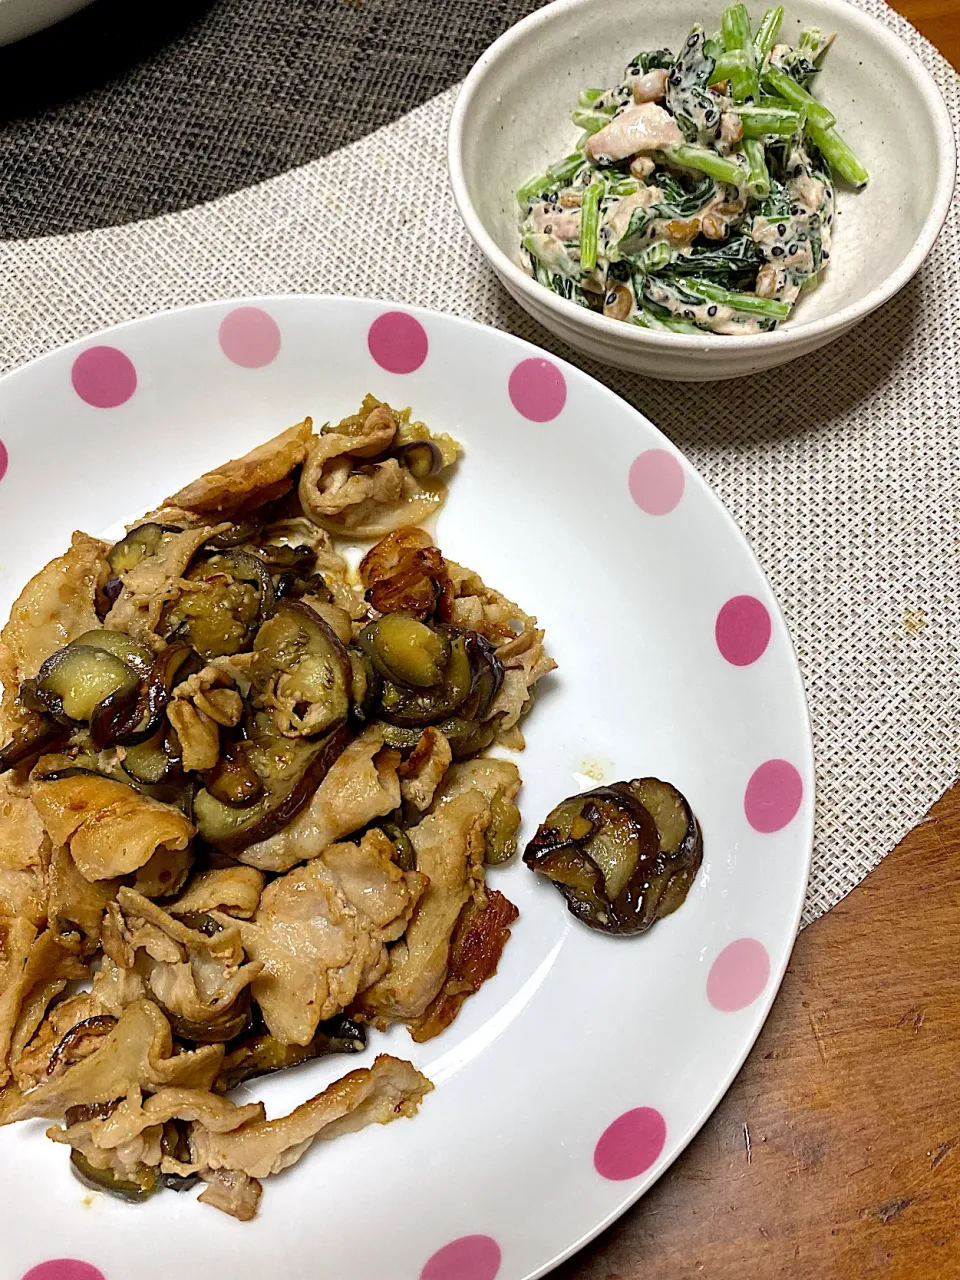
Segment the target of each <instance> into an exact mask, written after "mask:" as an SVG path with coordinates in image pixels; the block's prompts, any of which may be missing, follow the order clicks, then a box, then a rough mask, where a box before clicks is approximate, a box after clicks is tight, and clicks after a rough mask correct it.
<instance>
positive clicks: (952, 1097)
mask: <svg viewBox="0 0 960 1280" xmlns="http://www.w3.org/2000/svg"><path fill="white" fill-rule="evenodd" d="M894 7H895V8H897V9H898V10H899V11H900V12H901V13H903V14H904V15H905V16H906V17H907V18H909V19H910V21H911V22H912V23H913V24H914V26H916V27H918V28H919V30H920V31H922V32H923V34H924V35H925V36H927V37H928V39H930V40H931V41H933V43H934V44H936V45H937V47H938V48H939V49H940V50H941V52H942V53H943V54H944V55H945V56H946V57H947V58H948V59H950V61H951V62H952V63H953V65H954V66H955V67H960V0H895V4H894ZM957 769H958V772H960V761H958V762H957ZM554 1274H555V1275H556V1276H557V1277H558V1280H573V1278H574V1277H576V1278H577V1280H698V1278H699V1277H703V1278H704V1280H771V1278H774V1277H775V1278H777V1280H801V1277H802V1278H803V1280H848V1278H849V1280H873V1277H883V1278H884V1280H960V784H957V786H955V787H954V788H953V789H952V790H951V791H949V792H948V793H947V794H946V795H945V796H944V797H943V798H942V799H941V800H940V801H939V803H938V804H937V805H935V807H934V808H933V810H932V811H931V813H930V814H929V815H928V817H927V818H926V819H925V820H924V822H923V823H921V825H920V826H919V827H917V828H916V830H915V831H913V832H912V833H911V834H910V835H909V836H908V837H907V838H906V839H905V840H904V841H903V843H902V844H901V845H900V846H899V848H898V849H896V851H895V852H894V853H892V854H890V856H889V857H888V858H886V859H885V860H884V862H883V863H882V864H881V865H880V867H879V868H878V869H877V870H876V871H875V872H874V873H873V874H872V875H871V876H869V877H868V878H867V880H865V881H864V882H863V884H862V885H860V886H859V888H858V889H856V890H855V891H854V892H853V893H852V894H850V896H849V897H848V898H846V899H845V900H844V901H843V902H841V903H840V904H839V905H838V906H836V907H834V909H833V910H832V911H831V912H829V913H828V914H827V915H826V916H824V917H822V918H821V919H820V920H818V921H817V922H816V923H815V924H813V925H811V926H810V927H809V928H808V929H805V930H804V932H803V933H802V934H801V935H800V938H799V939H798V941H797V945H796V948H795V950H794V953H793V958H792V960H791V962H790V968H789V970H788V971H787V976H786V978H785V980H784V983H783V987H782V988H781V991H780V995H779V996H778V998H777V1001H776V1004H775V1005H774V1007H773V1012H772V1013H771V1015H770V1018H769V1020H768V1021H767V1024H766V1026H765V1027H764V1030H763V1032H762V1034H761V1036H760V1039H759V1040H758V1041H757V1044H756V1045H755V1047H754V1049H753V1052H752V1054H751V1055H750V1057H749V1058H748V1059H747V1062H746V1064H745V1066H744V1067H743V1070H742V1071H741V1072H740V1075H739V1076H738V1077H737V1079H736V1081H735V1082H734V1084H733V1086H732V1088H731V1089H730V1091H729V1093H728V1094H727V1096H726V1097H725V1098H724V1100H723V1102H722V1103H721V1104H720V1106H719V1107H718V1108H717V1110H716V1112H715V1113H714V1115H713V1116H712V1118H711V1119H710V1120H709V1121H708V1123H707V1124H706V1125H705V1127H704V1128H703V1130H702V1131H701V1133H700V1134H699V1136H698V1137H697V1138H696V1139H695V1140H694V1141H693V1143H691V1145H690V1147H689V1148H688V1149H687V1151H686V1152H685V1154H684V1155H683V1156H681V1157H680V1159H679V1160H678V1161H677V1162H676V1164H675V1165H674V1166H673V1167H672V1169H670V1170H669V1171H668V1172H667V1173H666V1174H665V1176H664V1177H663V1178H661V1179H660V1181H659V1182H658V1183H657V1184H656V1185H655V1186H654V1188H653V1189H652V1190H651V1191H650V1192H648V1194H647V1195H646V1196H644V1198H643V1199H642V1200H641V1201H640V1203H639V1204H637V1205H636V1206H635V1207H634V1208H633V1209H632V1210H631V1211H630V1212H629V1213H627V1214H626V1215H625V1216H624V1217H623V1218H622V1219H621V1220H620V1221H619V1222H618V1223H617V1224H616V1225H615V1226H613V1227H611V1228H610V1229H609V1230H608V1231H606V1232H605V1233H604V1234H603V1235H602V1236H601V1237H600V1238H599V1239H598V1240H597V1241H595V1242H594V1244H592V1245H590V1246H588V1248H586V1249H585V1250H584V1251H583V1252H582V1253H579V1254H578V1255H577V1256H576V1257H575V1258H574V1259H573V1260H571V1261H570V1262H569V1263H567V1264H566V1265H565V1266H563V1267H561V1268H560V1269H559V1270H558V1271H557V1272H555V1273H554Z"/></svg>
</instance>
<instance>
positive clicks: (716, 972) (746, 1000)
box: [707, 938, 770, 1013]
mask: <svg viewBox="0 0 960 1280" xmlns="http://www.w3.org/2000/svg"><path fill="white" fill-rule="evenodd" d="M769 977H770V957H769V955H768V954H767V948H766V947H765V946H764V945H763V943H762V942H758V941H757V940H756V938H738V939H737V941H736V942H731V943H730V945H729V946H728V947H724V949H723V950H722V951H721V952H720V954H719V955H718V956H717V958H716V960H714V962H713V964H712V965H711V966H710V973H709V975H708V976H707V999H708V1000H709V1001H710V1003H711V1004H712V1005H713V1007H714V1008H715V1009H719V1010H720V1011H721V1013H736V1011H737V1010H738V1009H746V1007H747V1005H750V1004H753V1002H754V1000H756V998H757V996H758V995H760V993H761V992H762V991H763V988H764V987H765V986H766V985H767V980H768V979H769Z"/></svg>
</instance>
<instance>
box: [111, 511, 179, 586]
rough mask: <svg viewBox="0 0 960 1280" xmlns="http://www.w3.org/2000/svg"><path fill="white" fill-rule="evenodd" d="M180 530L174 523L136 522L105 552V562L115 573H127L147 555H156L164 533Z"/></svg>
mask: <svg viewBox="0 0 960 1280" xmlns="http://www.w3.org/2000/svg"><path fill="white" fill-rule="evenodd" d="M180 532H181V531H180V529H179V528H178V527H177V526H175V525H163V524H154V523H153V522H152V521H151V522H148V523H147V524H138V525H137V527H136V528H135V529H131V530H130V532H129V533H128V534H127V536H126V537H125V538H121V539H120V541H119V542H116V543H114V545H113V546H112V547H111V548H110V550H109V551H108V552H107V564H109V566H110V568H111V570H112V571H113V573H114V574H116V575H119V574H121V573H127V572H129V570H130V569H135V568H136V566H137V565H138V564H139V563H140V561H141V560H145V559H146V558H147V556H152V555H156V553H157V550H158V549H159V546H160V542H161V539H162V538H163V535H164V534H165V533H180Z"/></svg>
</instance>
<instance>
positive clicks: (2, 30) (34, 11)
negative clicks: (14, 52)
mask: <svg viewBox="0 0 960 1280" xmlns="http://www.w3.org/2000/svg"><path fill="white" fill-rule="evenodd" d="M91 2H92V0H0V45H3V44H12V43H13V41H14V40H22V39H23V37H24V36H32V35H33V34H34V32H35V31H42V30H43V29H44V28H45V27H52V26H53V25H54V23H57V22H60V21H62V19H64V18H69V17H70V15H71V14H72V13H76V12H77V11H78V10H79V9H85V8H86V7H87V5H88V4H90V3H91Z"/></svg>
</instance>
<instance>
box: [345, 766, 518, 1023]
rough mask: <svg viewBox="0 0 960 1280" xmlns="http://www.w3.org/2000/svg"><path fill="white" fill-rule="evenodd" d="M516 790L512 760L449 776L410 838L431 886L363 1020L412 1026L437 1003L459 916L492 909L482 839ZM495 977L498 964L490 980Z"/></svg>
mask: <svg viewBox="0 0 960 1280" xmlns="http://www.w3.org/2000/svg"><path fill="white" fill-rule="evenodd" d="M519 789H520V774H519V772H518V770H517V767H516V765H514V764H512V763H511V762H510V761H508V760H488V759H481V760H471V761H465V762H463V763H462V764H458V765H454V766H453V767H452V768H451V769H449V770H448V771H447V775H446V778H445V779H444V783H443V786H442V788H441V789H440V792H439V793H438V795H437V797H436V799H435V801H434V804H433V808H432V810H431V812H430V813H429V814H428V815H427V817H425V818H424V819H423V820H422V821H421V822H420V823H419V824H418V825H417V826H415V827H413V828H412V829H411V830H410V831H409V832H408V835H409V837H410V841H411V843H412V844H413V847H414V849H415V851H416V855H417V869H418V870H419V871H421V872H423V873H424V874H425V875H426V876H427V877H428V879H429V885H428V887H427V889H426V891H425V892H424V893H423V895H422V896H421V898H420V901H419V902H418V904H417V907H416V910H415V911H414V914H413V919H412V920H411V921H410V924H409V925H408V926H407V930H406V933H405V934H404V936H403V938H402V939H401V940H400V941H399V942H398V943H397V944H396V945H395V946H394V947H392V948H391V950H390V968H389V969H388V971H387V973H386V974H385V975H384V977H383V978H381V979H380V981H379V982H377V983H376V984H374V985H373V986H372V987H370V988H369V989H368V990H366V991H364V992H363V993H362V994H361V996H360V998H359V999H358V1001H357V1005H356V1008H357V1011H358V1013H359V1014H360V1015H362V1016H364V1017H366V1018H369V1019H370V1020H371V1021H373V1022H374V1023H375V1024H377V1025H386V1024H388V1023H390V1022H411V1023H415V1022H416V1021H417V1020H418V1019H420V1018H422V1017H423V1016H424V1015H425V1014H426V1013H427V1011H428V1008H429V1006H430V1005H431V1002H432V1001H434V1000H435V999H436V998H437V997H438V996H439V994H440V992H441V990H442V988H443V986H444V983H445V981H446V979H447V977H448V973H449V970H450V950H451V940H452V937H453V933H454V930H455V929H456V927H457V923H458V921H459V919H460V916H461V913H462V912H463V911H464V909H465V908H466V907H467V906H468V904H469V903H471V902H473V903H475V904H476V905H477V908H478V909H479V908H482V907H484V906H485V905H486V902H487V892H486V889H485V887H484V880H483V858H484V852H485V841H484V834H485V832H486V829H487V827H488V825H489V823H490V818H491V809H492V805H493V803H494V800H495V799H496V798H497V797H501V798H502V799H503V800H506V801H509V802H510V803H512V802H513V799H514V797H515V796H516V794H517V792H518V791H519ZM487 920H488V923H491V924H492V923H493V921H492V919H491V918H489V917H488V918H487ZM498 929H499V931H500V932H501V933H502V928H500V926H498ZM505 940H506V935H505V934H504V935H503V941H505ZM500 945H501V947H502V945H503V942H501V944H500ZM497 954H498V955H499V951H498V952H497ZM495 969H496V962H495V960H494V962H493V967H492V969H490V972H491V973H492V972H494V971H495ZM481 980H482V979H481ZM478 985H479V984H478ZM457 1007H458V1008H459V1006H457ZM451 1020H452V1017H451Z"/></svg>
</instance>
